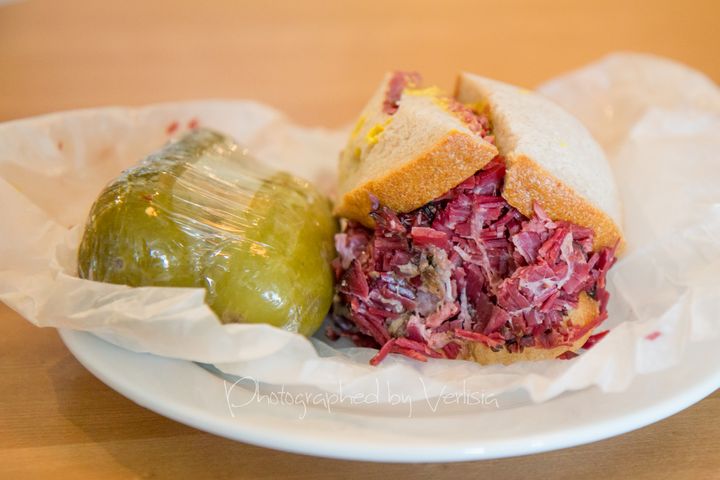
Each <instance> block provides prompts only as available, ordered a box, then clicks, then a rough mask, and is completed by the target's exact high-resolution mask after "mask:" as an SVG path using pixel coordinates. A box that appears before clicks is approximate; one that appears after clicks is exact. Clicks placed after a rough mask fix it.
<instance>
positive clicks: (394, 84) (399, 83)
mask: <svg viewBox="0 0 720 480" xmlns="http://www.w3.org/2000/svg"><path fill="white" fill-rule="evenodd" d="M419 84H420V74H419V73H416V72H394V73H393V76H392V77H391V78H390V82H389V84H388V89H387V92H386V93H385V101H383V112H385V113H387V114H388V115H392V114H394V113H395V112H397V109H398V102H399V101H400V97H402V93H403V90H405V88H406V87H409V86H410V87H411V86H415V85H419Z"/></svg>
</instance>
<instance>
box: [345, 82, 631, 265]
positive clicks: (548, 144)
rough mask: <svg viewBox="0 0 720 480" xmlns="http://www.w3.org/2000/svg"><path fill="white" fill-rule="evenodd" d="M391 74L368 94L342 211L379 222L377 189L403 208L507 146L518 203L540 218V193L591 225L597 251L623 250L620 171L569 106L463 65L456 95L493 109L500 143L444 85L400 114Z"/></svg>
mask: <svg viewBox="0 0 720 480" xmlns="http://www.w3.org/2000/svg"><path fill="white" fill-rule="evenodd" d="M391 78H392V75H391V74H388V75H387V76H386V77H385V79H384V81H383V83H382V84H381V86H380V87H379V88H378V90H377V91H376V92H375V94H374V95H373V97H372V98H371V100H370V102H368V104H367V105H366V107H365V109H364V110H363V112H362V114H361V116H360V118H359V120H358V122H357V124H356V126H355V128H354V129H353V132H352V134H351V135H350V139H349V141H348V144H347V146H346V147H345V149H344V150H343V152H342V153H341V157H340V182H339V198H338V202H337V204H336V207H335V213H336V214H337V215H339V216H342V217H345V218H349V219H352V220H356V221H359V222H361V223H363V224H364V225H366V226H368V227H372V226H373V220H372V218H371V217H370V215H369V214H370V211H371V195H372V196H375V197H377V199H378V200H379V202H380V203H382V204H384V205H387V206H388V207H390V208H392V209H393V210H395V211H398V212H408V211H412V210H415V209H416V208H419V207H421V206H423V205H425V204H426V203H428V202H430V201H432V200H434V199H435V198H437V197H439V196H441V195H443V194H444V193H446V192H447V191H448V190H450V189H451V188H453V187H455V186H457V185H458V184H460V183H462V182H463V181H464V180H465V179H467V178H468V177H470V176H471V175H473V174H474V173H475V172H476V171H477V170H479V169H481V168H482V167H483V166H485V165H486V164H487V163H488V162H489V161H490V160H491V159H492V158H494V157H495V156H496V155H497V154H498V153H499V154H500V155H503V156H504V157H505V161H506V165H507V173H506V177H505V184H504V187H503V192H502V195H503V197H504V198H505V199H506V200H507V202H508V203H509V204H510V205H512V206H513V207H515V208H517V209H518V210H519V211H520V212H521V213H522V214H524V215H525V216H528V217H531V216H532V215H533V203H535V202H537V203H538V204H539V205H540V206H541V207H542V208H543V210H544V211H545V212H546V213H547V214H548V216H549V217H550V218H552V219H553V220H565V221H569V222H572V223H574V224H576V225H580V226H583V227H588V228H591V229H592V230H593V231H594V233H595V236H594V243H593V249H594V250H598V249H600V248H603V247H613V246H615V245H617V246H618V250H617V252H616V253H619V252H620V251H621V250H622V248H623V246H624V241H623V238H622V232H621V230H620V224H621V212H620V201H619V195H618V192H617V187H616V185H615V182H614V179H613V177H612V172H611V171H610V167H609V165H608V163H607V160H606V158H605V155H604V154H603V151H602V149H601V148H600V146H599V145H598V144H597V143H596V142H595V140H594V139H593V138H592V136H591V135H590V133H589V132H588V131H587V129H586V128H585V127H584V126H583V125H582V124H581V123H580V122H579V121H578V120H576V119H575V118H574V117H572V116H571V115H570V114H569V113H567V112H566V111H564V110H563V109H561V108H560V107H559V106H557V105H556V104H554V103H553V102H551V101H550V100H548V99H546V98H544V97H542V96H540V95H538V94H535V93H533V92H531V91H529V90H525V89H522V88H519V87H515V86H512V85H508V84H505V83H501V82H498V81H494V80H490V79H487V78H484V77H481V76H478V75H473V74H469V73H462V74H460V76H459V77H458V80H457V84H456V90H455V98H456V99H457V100H458V101H459V102H461V103H463V104H466V105H469V106H471V107H472V108H473V109H474V110H476V111H478V112H485V113H487V114H488V115H489V118H490V120H491V122H492V126H493V132H492V133H493V134H494V137H495V145H497V148H496V146H495V145H491V144H490V143H488V142H486V141H485V140H483V139H482V138H481V137H480V136H479V135H477V134H475V133H473V132H472V131H470V130H469V129H468V127H467V126H466V125H465V123H464V122H463V121H462V120H460V119H459V118H458V117H457V116H455V115H454V114H452V113H451V112H449V111H448V109H447V108H446V107H447V104H446V102H445V101H444V100H443V99H445V98H446V97H444V96H442V95H441V94H440V92H439V91H438V90H437V89H433V88H430V89H419V88H416V87H417V86H411V88H407V89H406V90H404V91H403V94H402V96H401V97H400V100H399V102H398V109H397V111H396V112H395V114H394V115H389V114H387V113H385V112H384V111H383V102H384V101H385V98H386V94H387V91H388V89H389V83H390V81H391Z"/></svg>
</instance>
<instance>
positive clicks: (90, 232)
mask: <svg viewBox="0 0 720 480" xmlns="http://www.w3.org/2000/svg"><path fill="white" fill-rule="evenodd" d="M336 231H337V224H336V222H335V220H334V218H333V216H332V212H331V206H330V202H329V200H328V199H327V198H325V197H323V196H322V195H321V194H320V193H319V192H318V191H317V190H316V189H315V188H314V187H313V186H312V185H311V184H309V183H308V182H306V181H304V180H301V179H299V178H296V177H293V176H292V175H290V174H288V173H284V172H277V171H273V170H270V169H268V168H266V167H264V166H262V165H260V164H258V163H257V162H255V161H254V160H253V159H252V158H251V157H249V156H248V155H247V153H246V152H245V151H244V150H243V149H242V148H241V147H240V146H238V145H237V144H235V143H234V142H233V141H232V140H231V139H229V138H228V137H225V136H223V135H221V134H219V133H216V132H212V131H209V130H196V131H193V132H191V133H189V134H187V135H186V136H185V137H183V138H182V139H180V140H178V141H177V142H175V143H172V144H170V145H168V146H166V147H165V148H163V149H162V150H160V151H158V152H156V153H154V154H152V155H150V156H149V157H148V158H147V159H145V160H143V161H142V162H141V163H140V164H139V165H137V166H135V167H133V168H131V169H129V170H127V171H125V172H123V174H121V175H120V177H119V178H117V179H116V180H115V181H113V182H112V183H111V184H110V185H109V186H108V187H106V188H105V190H103V192H102V193H101V194H100V196H99V197H98V199H97V201H96V202H95V204H94V205H93V207H92V209H91V211H90V215H89V217H88V221H87V224H86V226H85V232H84V235H83V239H82V241H81V244H80V248H79V250H78V274H79V276H80V277H81V278H86V279H90V280H96V281H102V282H109V283H115V284H124V285H130V286H169V287H202V288H205V289H206V292H207V293H206V295H205V301H206V303H207V304H208V305H209V306H210V308H212V310H213V311H214V312H215V313H216V314H217V316H218V318H219V319H220V321H222V322H223V323H231V322H249V323H269V324H271V325H274V326H277V327H281V328H285V329H287V330H290V331H293V332H299V333H301V334H303V335H310V334H312V333H313V332H314V331H315V330H317V328H318V327H319V326H320V324H321V323H322V320H323V318H324V316H325V314H326V313H327V311H328V310H329V308H330V304H331V302H332V295H333V273H332V268H331V266H330V261H331V260H332V258H333V255H334V247H333V235H334V234H335V232H336Z"/></svg>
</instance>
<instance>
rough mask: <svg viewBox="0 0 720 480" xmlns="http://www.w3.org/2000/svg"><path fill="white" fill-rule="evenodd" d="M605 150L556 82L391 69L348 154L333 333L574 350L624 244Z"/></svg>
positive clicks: (501, 359) (422, 347) (598, 307)
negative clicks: (447, 82)
mask: <svg viewBox="0 0 720 480" xmlns="http://www.w3.org/2000/svg"><path fill="white" fill-rule="evenodd" d="M620 210H621V209H620V202H619V197H618V192H617V188H616V186H615V183H614V180H613V177H612V172H611V170H610V167H609V165H608V163H607V160H606V159H605V156H604V154H603V151H602V149H601V148H600V147H599V146H598V144H597V143H596V142H595V141H594V140H593V138H592V137H591V135H590V134H589V132H588V131H587V130H586V129H585V128H584V127H583V126H582V124H580V123H579V122H578V121H577V120H576V119H575V118H573V117H572V116H571V115H570V114H568V113H567V112H565V111H564V110H562V109H561V108H560V107H558V106H557V105H555V104H554V103H552V102H551V101H549V100H547V99H545V98H544V97H542V96H540V95H538V94H535V93H532V92H530V91H528V90H525V89H521V88H518V87H515V86H512V85H508V84H504V83H501V82H498V81H495V80H491V79H487V78H484V77H481V76H478V75H473V74H469V73H463V74H460V75H459V77H458V79H457V83H456V88H455V93H454V95H449V94H446V93H444V92H443V91H441V90H440V89H438V88H437V87H425V86H423V85H422V83H421V78H420V77H419V75H417V74H415V73H407V72H394V73H389V74H387V75H386V77H385V78H384V80H383V82H382V84H381V85H380V87H379V88H378V89H377V90H376V92H375V93H374V95H373V96H372V97H371V99H370V101H369V102H368V103H367V105H366V106H365V108H364V109H363V111H362V113H361V115H360V117H359V119H358V120H357V122H356V124H355V127H354V128H353V129H352V132H351V133H350V137H349V139H348V141H347V145H346V146H345V148H344V149H343V151H342V152H341V154H340V161H339V192H338V199H337V202H336V205H335V214H336V215H338V216H339V217H341V218H342V219H344V220H343V221H342V224H343V228H342V232H341V233H339V234H337V235H336V237H335V246H336V250H337V253H338V255H337V258H336V259H335V261H334V269H335V275H336V285H337V286H336V296H335V302H334V314H333V319H334V321H333V325H332V327H331V328H330V329H329V331H328V333H329V335H330V336H331V337H332V338H337V337H339V336H345V337H348V338H350V339H352V340H353V341H354V342H355V344H357V345H360V346H368V347H374V348H377V349H378V353H377V354H376V355H375V356H374V357H373V359H372V360H371V362H370V363H371V364H377V363H379V362H380V361H382V360H383V359H384V358H385V357H386V356H387V355H388V354H401V355H405V356H407V357H411V358H414V359H416V360H420V361H425V360H427V359H428V358H448V359H465V360H473V361H476V362H478V363H481V364H495V363H501V364H510V363H514V362H518V361H530V360H545V359H554V358H569V357H571V356H573V355H575V354H576V352H577V351H578V350H580V349H581V348H582V347H583V345H585V344H586V343H587V342H588V340H589V339H590V337H591V335H592V333H593V331H594V330H595V328H596V327H597V326H598V325H600V323H602V322H603V320H605V318H606V317H607V303H608V299H609V295H608V292H607V290H606V288H605V287H606V283H605V282H606V280H605V279H606V274H607V272H608V270H609V269H610V267H611V266H612V265H613V263H614V262H615V258H616V255H618V254H619V253H620V252H621V251H622V248H623V245H624V241H623V236H622V231H621V227H620V225H621V211H620Z"/></svg>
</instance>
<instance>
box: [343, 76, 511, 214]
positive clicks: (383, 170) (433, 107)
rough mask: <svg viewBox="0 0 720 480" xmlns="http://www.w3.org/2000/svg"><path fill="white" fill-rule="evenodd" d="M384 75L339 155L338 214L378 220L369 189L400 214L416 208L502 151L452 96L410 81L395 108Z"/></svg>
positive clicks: (453, 185) (437, 195)
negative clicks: (456, 108) (457, 111)
mask: <svg viewBox="0 0 720 480" xmlns="http://www.w3.org/2000/svg"><path fill="white" fill-rule="evenodd" d="M392 81H393V75H392V74H387V75H386V76H385V79H384V80H383V82H382V84H381V85H380V87H379V88H378V89H377V91H376V92H375V94H374V95H373V96H372V98H371V99H370V101H369V102H368V104H367V105H366V106H365V108H364V109H363V111H362V113H361V115H360V118H359V119H358V120H357V123H356V125H355V128H354V129H353V131H352V133H351V134H350V139H349V140H348V143H347V145H346V147H345V148H344V150H343V151H342V152H341V154H340V168H339V192H338V193H339V195H338V197H339V198H338V202H337V204H336V207H335V213H336V214H337V215H339V216H341V217H345V218H348V219H351V220H356V221H358V222H360V223H362V224H364V225H365V226H367V227H372V226H373V220H372V218H371V217H370V211H371V197H370V196H371V195H373V196H375V197H376V198H377V199H378V200H379V201H380V203H381V204H383V205H386V206H388V207H390V208H392V209H393V210H395V211H398V212H408V211H412V210H415V209H416V208H419V207H421V206H423V205H424V204H426V203H427V202H429V201H430V200H432V199H434V198H437V197H439V196H440V195H442V194H443V193H445V192H447V191H448V190H450V189H451V188H453V187H455V186H456V185H458V184H459V183H461V182H462V181H463V180H465V179H466V178H468V177H470V176H471V175H472V174H474V173H475V172H476V171H478V170H479V169H481V168H482V167H484V166H485V165H486V164H487V163H488V162H489V161H490V160H492V159H493V158H494V157H495V156H496V155H497V153H498V152H497V149H496V148H495V146H493V145H492V144H490V143H488V142H487V141H485V140H484V139H483V138H482V137H481V136H480V135H478V134H476V133H474V132H473V131H471V130H470V129H469V128H468V126H467V125H466V124H465V123H463V121H462V120H461V119H460V118H459V117H458V116H456V115H454V114H453V113H452V112H451V111H449V110H448V108H447V106H448V99H449V97H447V96H445V95H443V94H442V92H441V91H439V90H438V89H437V88H429V89H421V88H420V87H419V85H417V84H415V83H413V81H412V79H411V80H410V83H409V84H408V86H407V88H405V89H403V91H402V93H401V95H400V98H399V100H398V101H397V110H396V111H395V112H394V113H392V114H390V113H386V111H384V109H383V105H384V103H385V102H386V101H387V98H388V93H389V90H390V88H391V82H392Z"/></svg>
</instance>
